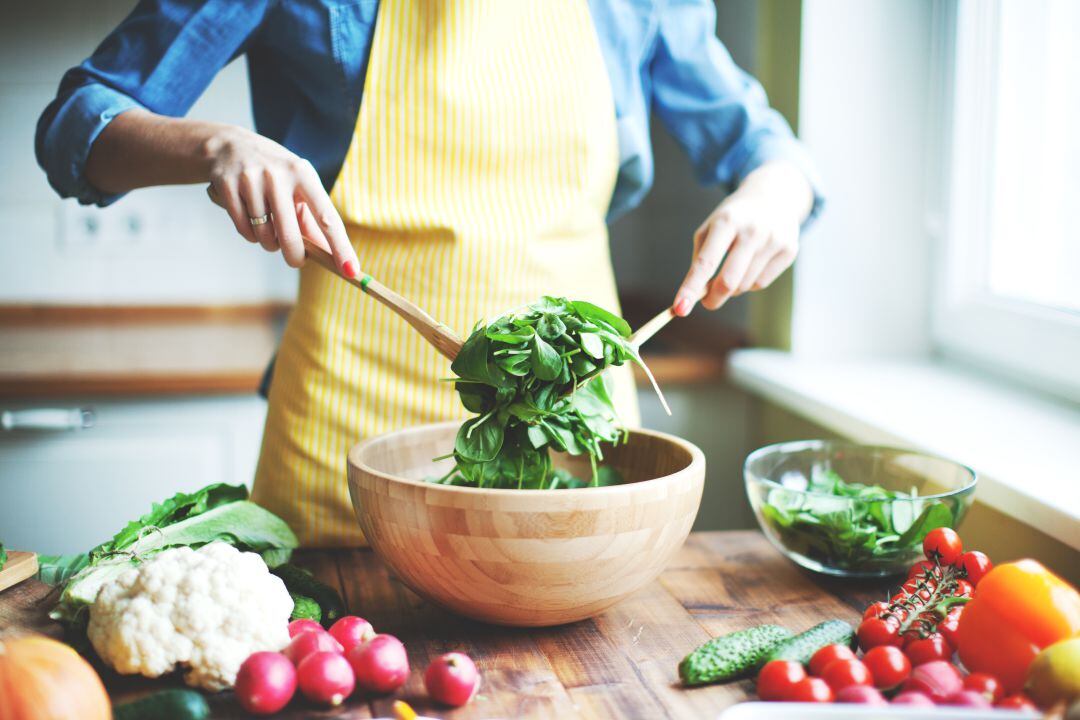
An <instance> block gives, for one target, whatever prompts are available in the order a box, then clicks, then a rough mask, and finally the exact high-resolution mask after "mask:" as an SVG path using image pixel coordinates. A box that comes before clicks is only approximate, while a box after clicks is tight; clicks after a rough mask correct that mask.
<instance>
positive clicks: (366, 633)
mask: <svg viewBox="0 0 1080 720" xmlns="http://www.w3.org/2000/svg"><path fill="white" fill-rule="evenodd" d="M330 635H331V637H333V638H334V639H335V640H337V641H338V642H339V643H341V647H343V648H345V652H349V651H350V650H352V649H353V648H354V647H356V646H357V645H359V644H360V643H364V642H367V641H368V640H370V639H371V638H373V637H375V630H374V629H372V627H371V623H369V622H368V621H367V620H365V619H364V618H361V617H356V616H355V615H346V616H345V617H343V618H341V619H340V620H338V621H337V622H336V623H334V624H333V625H331V626H330Z"/></svg>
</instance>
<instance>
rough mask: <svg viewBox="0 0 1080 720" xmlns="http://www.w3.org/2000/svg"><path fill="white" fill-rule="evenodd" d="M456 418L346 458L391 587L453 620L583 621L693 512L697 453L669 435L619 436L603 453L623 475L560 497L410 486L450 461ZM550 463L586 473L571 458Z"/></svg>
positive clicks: (664, 550)
mask: <svg viewBox="0 0 1080 720" xmlns="http://www.w3.org/2000/svg"><path fill="white" fill-rule="evenodd" d="M458 427H459V424H458V423H457V422H449V423H438V424H434V425H422V426H418V427H414V428H408V429H405V430H401V431H398V432H394V433H389V434H387V435H380V436H379V437H375V438H371V439H369V440H365V441H364V442H361V443H359V444H357V445H356V446H355V447H354V448H353V449H352V450H351V451H350V453H349V493H350V495H351V496H352V501H353V508H354V509H355V510H356V516H357V518H358V519H359V521H360V527H361V529H362V530H363V531H364V537H366V538H367V540H368V542H369V543H370V544H371V546H372V547H373V548H375V550H376V551H377V552H378V553H379V555H380V557H381V558H382V559H383V560H384V561H385V562H386V563H387V565H388V566H389V567H390V568H391V569H392V570H393V571H394V572H395V573H396V574H397V576H398V577H400V578H401V579H402V581H403V582H404V583H405V584H406V585H408V586H409V587H410V588H412V589H413V590H415V591H416V592H417V593H419V594H420V595H422V596H424V597H426V598H428V599H429V600H433V601H435V602H437V603H439V604H441V605H443V606H444V607H448V608H450V609H452V610H454V611H456V612H458V613H460V614H462V615H467V616H469V617H472V618H475V619H478V620H483V621H486V622H493V623H499V624H503V625H514V626H550V625H562V624H564V623H567V622H574V621H577V620H581V619H583V618H586V617H592V616H593V615H596V614H597V613H599V612H600V611H602V610H605V609H607V608H608V607H611V606H612V605H613V604H615V603H616V602H618V601H619V600H621V599H622V598H624V597H626V596H627V595H629V594H630V593H632V592H634V591H636V590H638V589H639V588H641V587H642V586H644V585H646V584H647V583H649V582H650V581H652V580H653V578H655V577H656V576H657V575H658V574H659V573H660V571H661V570H663V568H664V566H665V565H666V563H667V561H668V559H669V558H670V557H671V554H672V553H673V552H675V551H676V550H677V549H678V548H679V547H680V546H681V545H682V544H683V541H684V540H685V539H686V536H687V534H688V533H689V532H690V527H691V526H692V525H693V523H694V518H695V517H696V516H697V510H698V506H699V505H700V503H701V492H702V487H703V485H704V481H705V456H704V455H703V454H702V452H701V450H699V449H698V448H697V447H695V446H694V445H692V444H690V443H688V442H686V441H685V440H681V439H679V438H676V437H674V436H672V435H666V434H664V433H657V432H650V431H646V430H633V431H631V433H630V438H629V440H628V441H627V442H626V443H620V444H618V445H616V446H614V447H612V448H611V449H609V450H608V451H607V452H606V453H605V457H604V463H605V465H607V466H609V467H612V468H614V469H615V470H616V471H618V473H619V474H620V475H621V476H622V478H623V480H624V482H622V483H620V484H618V485H612V486H609V487H597V488H581V489H578V490H572V491H557V492H536V491H534V490H491V489H486V488H467V487H455V486H447V485H438V484H433V483H429V482H424V478H426V477H440V476H442V475H445V474H446V473H447V472H448V471H449V469H450V468H452V467H453V461H452V460H450V459H445V460H441V461H434V460H432V458H435V457H439V456H442V455H445V453H446V451H447V449H448V448H452V447H453V446H454V437H455V435H456V434H457V432H458ZM555 464H556V465H558V466H560V467H563V468H565V469H567V470H569V471H570V472H572V473H573V474H575V475H576V476H577V477H588V476H589V472H590V470H589V468H588V465H587V463H585V461H584V460H583V458H582V457H581V456H577V457H573V456H569V455H557V456H556V458H555Z"/></svg>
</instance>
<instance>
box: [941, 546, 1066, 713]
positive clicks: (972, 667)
mask: <svg viewBox="0 0 1080 720" xmlns="http://www.w3.org/2000/svg"><path fill="white" fill-rule="evenodd" d="M957 632H958V638H959V640H958V642H959V645H960V647H959V652H960V660H962V661H963V663H964V666H965V667H967V669H968V670H969V671H970V672H985V673H990V674H991V675H993V676H994V677H996V678H997V679H998V680H1000V681H1001V684H1002V685H1003V686H1004V687H1005V690H1006V692H1007V693H1010V694H1011V693H1014V692H1017V691H1019V690H1020V689H1021V688H1023V686H1024V680H1025V678H1026V677H1027V670H1028V665H1030V664H1031V661H1032V660H1034V659H1035V656H1036V655H1038V654H1039V651H1040V650H1042V649H1043V648H1044V647H1046V646H1048V645H1052V644H1054V643H1056V642H1057V641H1058V640H1064V639H1066V638H1070V637H1074V636H1076V635H1080V593H1078V592H1077V591H1076V588H1074V587H1073V586H1072V585H1069V584H1068V583H1067V582H1065V581H1064V580H1062V579H1061V578H1059V577H1058V576H1057V575H1055V574H1054V573H1052V572H1050V571H1049V570H1047V569H1046V568H1045V567H1043V566H1042V565H1041V564H1039V563H1038V562H1036V561H1034V560H1019V561H1017V562H1013V563H1006V564H1004V565H998V566H997V567H995V568H994V569H993V570H991V571H990V572H989V573H988V574H987V575H986V577H984V578H983V579H982V580H981V581H980V582H979V586H978V587H977V588H976V590H975V597H974V598H973V599H972V600H971V601H970V602H969V603H968V604H967V605H965V606H964V611H963V613H962V614H961V615H960V625H959V628H958V629H957Z"/></svg>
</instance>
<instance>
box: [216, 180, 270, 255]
mask: <svg viewBox="0 0 1080 720" xmlns="http://www.w3.org/2000/svg"><path fill="white" fill-rule="evenodd" d="M206 194H207V195H209V196H210V200H212V201H213V202H214V203H215V204H216V205H220V206H221V207H223V208H225V212H227V213H228V214H229V219H230V220H232V222H233V225H234V226H235V227H236V232H238V233H240V235H241V237H243V238H244V239H245V240H247V241H248V242H250V243H256V242H258V238H256V237H255V233H254V231H253V228H252V227H251V222H250V221H249V220H248V215H247V209H246V208H245V207H244V201H243V200H241V199H240V193H239V190H238V189H237V184H236V182H235V181H233V180H230V179H228V178H224V177H219V178H215V179H214V180H213V182H211V183H210V187H209V188H207V191H206Z"/></svg>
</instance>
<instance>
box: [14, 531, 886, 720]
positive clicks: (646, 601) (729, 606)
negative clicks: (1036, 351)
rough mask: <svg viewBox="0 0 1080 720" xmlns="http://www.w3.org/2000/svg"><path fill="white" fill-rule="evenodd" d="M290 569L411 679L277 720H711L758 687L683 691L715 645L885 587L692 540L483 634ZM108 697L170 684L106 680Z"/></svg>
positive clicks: (320, 572)
mask: <svg viewBox="0 0 1080 720" xmlns="http://www.w3.org/2000/svg"><path fill="white" fill-rule="evenodd" d="M297 561H298V562H299V563H300V564H303V565H305V566H307V567H309V568H310V569H311V570H312V571H313V572H314V573H315V574H316V575H317V576H318V577H319V578H321V579H322V580H323V581H325V582H327V583H330V584H332V585H334V586H336V587H338V588H339V589H340V590H341V592H342V595H343V597H344V598H345V599H346V601H347V603H348V605H349V607H350V609H351V611H352V612H354V613H356V614H359V615H362V616H363V617H365V618H367V619H368V620H370V621H371V622H372V624H373V625H374V626H375V628H376V630H377V631H379V632H385V633H391V634H393V635H396V636H398V637H399V638H400V639H401V640H402V641H403V642H404V643H405V646H406V647H407V648H408V651H409V660H410V662H411V664H412V667H413V672H412V675H411V676H410V678H409V682H408V683H407V684H406V685H405V687H404V688H403V689H402V690H401V691H399V692H398V693H396V694H395V695H394V696H392V697H377V698H369V697H362V696H361V697H354V698H352V699H351V700H349V701H348V702H347V703H346V705H345V706H343V707H341V708H339V709H337V710H336V711H332V712H317V713H316V712H314V711H312V709H311V708H310V707H309V706H307V705H305V704H304V703H303V702H301V701H299V700H294V701H293V703H292V704H291V705H290V706H289V708H288V709H287V710H286V711H284V712H282V713H280V714H279V715H276V716H275V717H281V718H288V719H289V720H294V719H295V720H299V719H300V718H309V717H341V718H371V717H382V716H389V715H390V714H391V709H390V708H391V704H392V701H393V699H395V698H402V699H404V700H406V701H407V702H409V703H410V704H412V706H413V707H414V708H415V709H416V710H417V711H418V712H420V713H421V714H424V715H431V716H435V717H445V718H574V717H581V718H604V719H607V718H659V717H670V718H688V719H691V718H692V719H694V720H698V719H700V718H714V717H716V715H717V714H718V713H719V711H721V710H722V709H724V708H725V707H727V706H729V705H731V704H733V703H736V702H739V701H741V700H746V699H748V698H750V697H751V694H752V692H753V683H752V682H751V681H749V680H744V681H740V682H736V683H729V684H726V685H714V686H708V687H702V688H694V689H683V688H681V687H680V686H679V684H678V674H677V671H676V668H677V665H678V662H679V660H681V659H682V658H683V656H685V655H686V654H687V653H688V652H690V651H691V650H693V649H694V648H695V647H697V646H698V645H700V644H701V643H702V642H704V641H705V640H707V639H709V638H710V637H712V636H715V635H719V634H722V633H726V632H730V631H733V630H738V629H741V628H745V627H749V626H752V625H758V624H761V623H766V622H773V623H779V624H781V625H784V626H786V627H789V628H790V629H792V630H794V631H801V630H804V629H806V628H808V627H810V626H812V625H814V624H816V623H818V622H821V621H823V620H827V619H830V618H841V619H844V620H847V621H849V622H851V623H852V624H855V623H856V622H857V621H858V619H859V617H860V615H861V612H862V609H863V608H864V607H865V606H866V604H867V603H869V602H871V601H872V600H875V599H881V598H883V597H885V596H886V590H887V583H884V582H881V581H863V582H856V581H841V580H838V579H834V578H825V577H821V576H814V575H811V574H809V573H808V572H805V571H802V570H800V569H799V568H797V567H795V566H794V565H792V564H791V563H790V562H788V561H787V560H786V559H785V558H783V557H782V556H781V555H780V554H779V552H777V551H776V550H774V549H773V548H772V547H771V546H770V545H769V544H768V542H767V541H766V540H765V538H764V537H763V536H762V535H761V534H760V533H759V532H756V531H737V532H708V533H694V534H692V535H691V536H690V538H689V539H688V540H687V542H686V544H685V545H684V546H683V548H682V549H681V550H680V551H679V552H678V553H677V554H676V555H675V557H674V558H673V559H672V561H671V563H670V564H669V566H668V567H667V569H666V570H665V571H664V572H663V574H661V576H660V577H659V578H658V579H657V580H656V581H654V582H653V583H651V584H650V585H649V586H648V587H646V588H644V589H642V590H641V591H639V592H637V593H636V594H634V595H632V596H630V597H629V598H627V599H626V600H624V601H623V602H621V603H619V604H618V605H616V606H615V607H614V608H612V609H610V610H608V611H607V612H605V613H603V614H602V615H600V616H598V617H595V618H592V619H590V620H584V621H582V622H578V623H574V624H572V625H567V626H563V627H557V628H547V629H517V628H502V627H494V626H490V625H483V624H480V623H476V622H472V621H469V620H465V619H462V618H459V617H457V616H455V615H452V614H450V613H448V612H446V611H444V610H442V609H440V608H438V607H436V606H434V605H432V604H430V603H427V602H425V601H423V600H421V599H420V598H419V597H417V596H416V595H415V594H414V593H412V592H411V591H410V590H409V589H407V588H406V587H404V586H403V585H401V584H400V583H399V582H398V581H397V580H395V579H394V578H393V577H392V576H391V575H390V574H389V573H388V571H387V569H386V568H385V566H384V565H383V564H382V563H381V562H380V561H379V560H378V558H377V557H376V556H375V555H374V553H372V552H371V551H369V550H350V551H321V552H320V551H309V552H305V553H300V554H298V558H297ZM48 595H49V588H48V587H47V586H45V585H43V584H41V583H39V582H37V581H28V582H26V583H23V584H22V585H19V586H16V587H15V588H13V589H11V590H8V591H5V592H3V593H0V628H2V627H8V626H15V627H21V628H26V629H33V630H38V631H41V632H45V633H48V634H52V635H56V634H58V632H59V628H58V626H57V625H56V624H55V623H52V622H51V621H49V620H48V619H47V617H46V616H45V614H44V612H45V607H46V605H47V602H46V599H47V597H48ZM450 650H461V651H464V652H466V653H468V654H469V655H470V656H472V657H473V659H475V660H476V661H477V665H478V666H479V668H480V672H481V674H482V676H483V682H482V685H481V688H480V693H479V694H478V695H477V697H476V698H474V699H473V701H472V702H471V703H469V704H468V705H467V706H465V707H464V708H461V709H457V710H452V711H448V710H446V709H443V708H439V707H437V706H433V705H432V704H431V703H430V702H429V701H428V700H427V698H426V694H425V692H424V688H423V679H422V673H423V669H424V668H425V667H426V666H427V664H428V662H429V660H430V659H431V658H433V657H435V656H437V655H439V654H441V653H443V652H448V651H450ZM103 677H104V679H105V682H106V686H107V687H108V688H109V691H110V693H111V694H112V696H113V698H114V700H117V701H120V700H124V699H129V698H132V697H135V696H137V695H140V694H143V693H145V692H148V691H149V690H154V689H159V688H161V687H164V686H167V685H172V686H175V685H177V684H178V682H177V681H176V680H175V679H172V680H168V681H163V680H159V681H151V680H147V679H144V678H119V677H117V676H115V675H113V674H111V673H103ZM211 704H212V706H213V708H214V715H213V717H215V718H245V717H248V716H247V715H245V714H244V712H243V711H242V710H241V709H240V707H239V705H237V704H236V703H235V702H234V701H233V699H232V698H231V696H230V695H229V694H222V695H220V696H218V697H215V698H213V699H212V701H211Z"/></svg>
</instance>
